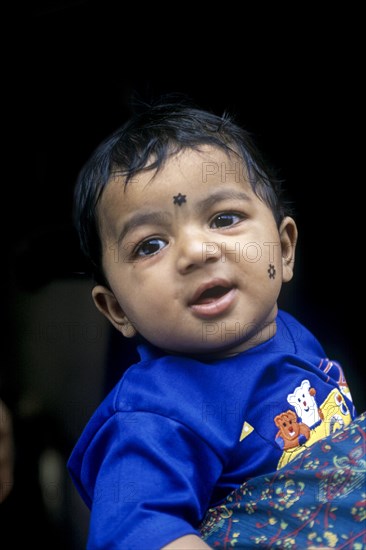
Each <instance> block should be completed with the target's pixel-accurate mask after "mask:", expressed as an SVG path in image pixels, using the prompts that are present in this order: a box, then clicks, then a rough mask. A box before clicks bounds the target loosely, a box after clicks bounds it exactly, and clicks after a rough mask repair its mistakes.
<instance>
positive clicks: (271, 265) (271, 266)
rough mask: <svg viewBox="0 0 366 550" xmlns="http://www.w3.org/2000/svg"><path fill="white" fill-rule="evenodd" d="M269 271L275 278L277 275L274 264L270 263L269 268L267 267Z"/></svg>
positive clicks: (270, 276)
mask: <svg viewBox="0 0 366 550" xmlns="http://www.w3.org/2000/svg"><path fill="white" fill-rule="evenodd" d="M267 272H268V275H269V278H270V279H274V278H275V277H276V268H275V266H274V265H273V264H269V268H268V269H267Z"/></svg>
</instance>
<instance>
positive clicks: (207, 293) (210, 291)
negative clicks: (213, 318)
mask: <svg viewBox="0 0 366 550" xmlns="http://www.w3.org/2000/svg"><path fill="white" fill-rule="evenodd" d="M231 288H232V287H225V286H221V285H217V286H213V287H211V288H207V289H206V290H204V291H203V292H202V293H201V294H200V295H199V296H198V297H197V298H196V299H195V301H194V304H198V305H200V304H210V303H212V302H215V301H216V300H218V299H219V298H222V296H225V294H227V293H228V292H230V290H231ZM194 304H192V305H194Z"/></svg>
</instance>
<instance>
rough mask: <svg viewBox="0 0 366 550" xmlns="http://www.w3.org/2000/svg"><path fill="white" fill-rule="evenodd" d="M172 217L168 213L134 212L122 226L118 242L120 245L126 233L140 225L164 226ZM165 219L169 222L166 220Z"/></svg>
mask: <svg viewBox="0 0 366 550" xmlns="http://www.w3.org/2000/svg"><path fill="white" fill-rule="evenodd" d="M171 217H172V215H171V214H170V213H169V212H136V214H134V215H133V216H131V218H130V219H129V220H128V221H127V222H126V223H125V224H124V225H123V227H122V230H121V232H120V234H119V236H118V242H119V243H120V242H121V241H122V240H123V239H124V238H125V236H126V235H127V233H129V232H130V231H132V230H133V229H135V228H136V227H141V225H149V224H164V223H165V224H166V223H167V221H169V220H170V218H171ZM167 218H168V219H169V220H167Z"/></svg>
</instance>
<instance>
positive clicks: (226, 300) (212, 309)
mask: <svg viewBox="0 0 366 550" xmlns="http://www.w3.org/2000/svg"><path fill="white" fill-rule="evenodd" d="M236 293H237V289H236V288H232V289H231V290H229V292H227V293H226V294H224V296H221V298H218V299H217V300H213V301H212V302H209V303H208V304H193V305H191V310H192V311H193V312H194V313H195V314H196V315H198V317H204V318H205V319H207V318H210V317H217V316H218V315H221V314H222V313H225V312H226V311H227V310H228V309H229V308H230V307H231V306H232V304H233V303H234V300H235V297H236Z"/></svg>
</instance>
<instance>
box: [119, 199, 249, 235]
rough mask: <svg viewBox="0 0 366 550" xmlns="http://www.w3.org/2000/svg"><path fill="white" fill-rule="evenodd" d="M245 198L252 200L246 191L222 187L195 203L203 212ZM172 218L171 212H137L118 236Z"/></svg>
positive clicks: (165, 221) (196, 207) (162, 222)
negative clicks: (215, 205) (225, 202)
mask: <svg viewBox="0 0 366 550" xmlns="http://www.w3.org/2000/svg"><path fill="white" fill-rule="evenodd" d="M228 199H229V200H241V201H242V200H245V201H251V198H250V196H249V195H248V194H247V193H245V192H244V191H235V190H234V189H220V190H218V191H216V192H214V193H212V194H211V195H210V196H208V197H206V198H204V199H202V200H200V201H198V202H197V204H196V205H195V210H196V211H197V212H202V211H204V210H207V209H209V208H210V207H211V206H213V205H214V204H215V203H216V202H220V201H224V200H228ZM171 218H172V214H171V213H170V212H163V211H161V212H160V211H156V212H136V214H134V215H132V216H131V218H130V219H129V220H128V221H127V222H126V223H125V224H124V225H123V227H122V230H121V232H120V234H119V236H118V242H119V243H120V242H121V241H122V240H123V239H124V238H125V236H126V235H127V234H128V233H129V232H130V231H132V230H133V229H135V228H136V227H141V226H142V225H149V224H152V225H153V224H160V225H163V224H166V223H167V222H169V221H170V220H171Z"/></svg>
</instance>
